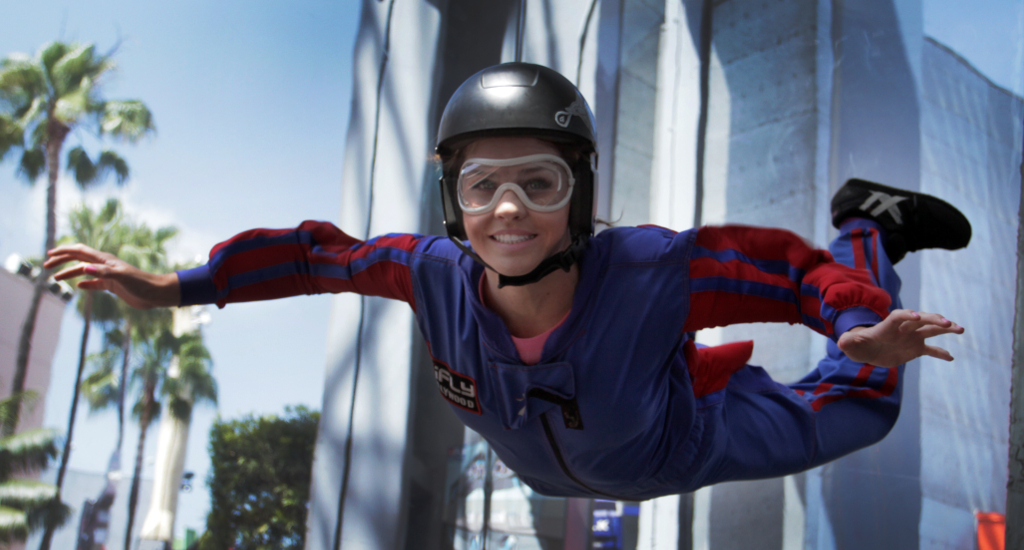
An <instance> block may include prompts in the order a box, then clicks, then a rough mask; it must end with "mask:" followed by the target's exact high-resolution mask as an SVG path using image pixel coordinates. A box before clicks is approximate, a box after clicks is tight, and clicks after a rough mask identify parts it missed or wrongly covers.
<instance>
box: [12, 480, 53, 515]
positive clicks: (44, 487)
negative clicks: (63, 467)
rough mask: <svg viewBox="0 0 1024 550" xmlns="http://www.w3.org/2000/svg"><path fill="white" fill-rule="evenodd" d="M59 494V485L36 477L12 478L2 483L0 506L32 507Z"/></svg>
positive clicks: (44, 502) (40, 504)
mask: <svg viewBox="0 0 1024 550" xmlns="http://www.w3.org/2000/svg"><path fill="white" fill-rule="evenodd" d="M55 496H57V486H56V485H53V484H50V483H43V482H42V481H37V480H35V479H11V480H8V481H5V482H3V483H0V506H10V507H12V508H20V509H22V510H24V509H26V508H32V507H36V506H42V505H43V504H46V502H47V501H52V500H53V497H55Z"/></svg>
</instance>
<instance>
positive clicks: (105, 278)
mask: <svg viewBox="0 0 1024 550" xmlns="http://www.w3.org/2000/svg"><path fill="white" fill-rule="evenodd" d="M47 256H48V258H47V260H46V262H45V263H44V264H43V267H45V268H47V269H53V268H56V267H59V266H61V265H64V264H65V263H67V262H71V261H78V262H79V263H78V264H77V265H74V266H71V267H69V268H66V269H64V270H62V271H60V272H58V273H57V274H55V275H54V278H55V279H57V280H58V281H63V280H65V279H74V278H76V277H83V276H90V277H95V278H93V279H84V280H82V281H79V282H78V288H81V289H84V290H107V291H110V292H112V293H114V294H116V295H117V296H118V297H119V298H121V299H122V300H124V301H125V302H127V303H128V305H130V306H132V307H134V308H138V309H150V308H154V307H172V306H176V305H178V304H179V303H180V302H181V287H180V285H179V284H178V274H177V273H165V274H157V273H149V272H147V271H143V270H141V269H139V268H137V267H135V266H133V265H131V264H129V263H128V262H126V261H124V260H122V259H120V258H118V257H117V256H115V255H113V254H109V253H107V252H100V251H98V250H95V249H92V248H89V247H88V246H85V245H84V244H71V245H64V246H58V247H57V248H54V249H53V250H50V251H49V252H47Z"/></svg>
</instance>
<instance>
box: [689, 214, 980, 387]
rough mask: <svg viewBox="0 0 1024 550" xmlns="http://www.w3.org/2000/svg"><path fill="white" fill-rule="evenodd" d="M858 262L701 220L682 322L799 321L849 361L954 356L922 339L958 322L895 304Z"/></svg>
mask: <svg viewBox="0 0 1024 550" xmlns="http://www.w3.org/2000/svg"><path fill="white" fill-rule="evenodd" d="M890 303H891V299H890V297H889V295H888V294H887V293H886V291H884V290H883V289H881V288H879V287H877V286H875V284H874V283H873V282H872V279H871V276H870V275H869V273H868V272H867V271H866V270H864V269H854V268H851V267H847V266H845V265H842V264H840V263H838V262H836V261H834V260H833V258H832V255H831V254H830V253H829V252H827V251H824V250H815V249H814V248H813V247H811V246H809V245H808V244H807V243H806V242H805V241H804V240H803V239H801V238H800V237H799V236H798V235H796V234H794V233H791V232H789V231H785V230H781V229H768V228H759V227H746V226H725V227H702V228H700V229H699V230H698V233H697V238H696V241H695V243H694V252H693V254H692V259H691V261H690V304H691V305H690V313H689V316H688V318H687V321H686V327H685V330H699V329H702V328H709V327H716V326H725V325H730V324H735V323H752V322H787V323H803V324H804V325H806V326H808V327H810V328H811V329H813V330H815V331H817V332H820V333H822V334H824V335H826V336H828V337H830V338H832V339H833V340H836V343H837V344H838V345H839V347H840V349H841V350H843V352H845V353H847V356H848V357H850V359H853V360H854V361H857V362H861V363H869V364H872V365H876V366H884V367H895V366H897V365H900V364H902V363H905V362H906V361H909V360H911V359H915V358H917V357H920V356H922V355H929V356H932V357H937V358H939V359H944V360H947V361H949V360H952V356H950V355H949V353H948V352H946V351H945V350H943V349H941V348H938V347H935V346H930V345H927V344H926V343H925V340H926V339H927V338H930V337H932V336H937V335H939V334H947V333H955V334H961V333H963V328H962V327H959V326H957V325H956V324H954V323H952V322H951V321H949V320H947V319H945V318H943V317H942V316H941V315H938V314H934V313H916V312H913V311H910V310H901V309H897V310H894V311H893V312H892V313H889V311H888V308H889V306H890Z"/></svg>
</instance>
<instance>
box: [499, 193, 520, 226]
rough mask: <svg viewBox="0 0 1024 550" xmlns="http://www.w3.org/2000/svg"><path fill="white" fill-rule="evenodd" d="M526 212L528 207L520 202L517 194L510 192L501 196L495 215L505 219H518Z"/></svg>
mask: <svg viewBox="0 0 1024 550" xmlns="http://www.w3.org/2000/svg"><path fill="white" fill-rule="evenodd" d="M525 212H526V205H524V204H523V202H522V201H520V200H519V196H518V195H516V194H515V192H513V191H511V190H509V191H505V192H504V193H502V194H501V197H500V198H499V199H498V205H497V206H495V207H494V215H495V217H498V218H503V219H518V218H520V217H522V216H523V214H524V213H525Z"/></svg>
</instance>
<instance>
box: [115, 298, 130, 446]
mask: <svg viewBox="0 0 1024 550" xmlns="http://www.w3.org/2000/svg"><path fill="white" fill-rule="evenodd" d="M122 338H124V340H123V341H122V342H121V351H122V356H123V357H122V361H121V379H120V382H119V383H120V384H121V386H120V387H119V388H118V389H117V390H118V396H117V449H118V450H119V451H120V450H121V445H122V444H123V443H124V421H125V418H124V402H125V399H127V397H128V359H129V358H130V357H131V353H132V320H131V319H130V318H127V319H125V321H124V334H123V336H122Z"/></svg>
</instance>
